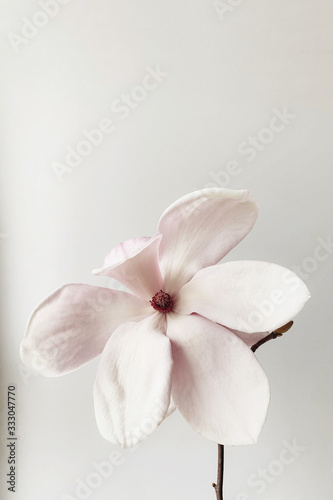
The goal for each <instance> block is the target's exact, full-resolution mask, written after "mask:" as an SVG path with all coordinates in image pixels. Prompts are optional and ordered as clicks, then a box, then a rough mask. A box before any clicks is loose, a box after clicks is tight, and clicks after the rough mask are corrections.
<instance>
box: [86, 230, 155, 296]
mask: <svg viewBox="0 0 333 500" xmlns="http://www.w3.org/2000/svg"><path fill="white" fill-rule="evenodd" d="M161 238H162V236H161V235H160V234H156V235H155V236H153V237H152V238H134V239H132V240H127V241H124V242H123V243H120V245H118V246H117V247H115V248H114V249H113V250H111V252H110V253H109V254H108V255H107V256H106V258H105V261H104V266H105V267H103V268H101V269H95V270H94V271H93V274H95V275H97V276H109V277H110V278H114V279H116V280H117V281H120V283H122V284H123V285H125V286H126V287H127V288H128V289H129V290H131V291H132V292H133V293H135V295H138V296H139V297H142V298H143V299H146V300H150V299H151V298H152V297H153V296H154V295H155V293H156V292H158V291H159V290H160V289H162V288H163V279H162V275H161V271H160V267H159V263H158V250H159V246H160V241H161Z"/></svg>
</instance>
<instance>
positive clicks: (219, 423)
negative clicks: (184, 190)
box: [21, 188, 310, 447]
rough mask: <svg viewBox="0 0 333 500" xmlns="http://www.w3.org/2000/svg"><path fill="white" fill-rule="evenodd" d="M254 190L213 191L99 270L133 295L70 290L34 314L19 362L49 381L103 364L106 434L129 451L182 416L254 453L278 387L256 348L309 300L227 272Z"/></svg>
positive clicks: (99, 379)
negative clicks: (272, 390) (93, 363)
mask: <svg viewBox="0 0 333 500" xmlns="http://www.w3.org/2000/svg"><path fill="white" fill-rule="evenodd" d="M256 218H257V206H256V203H255V202H254V201H253V199H252V198H251V197H250V196H249V194H248V193H247V191H233V190H229V189H219V188H212V189H205V190H202V191H196V192H194V193H191V194H189V195H187V196H184V197H183V198H181V199H179V200H178V201H176V202H175V203H173V204H172V205H171V206H170V207H169V208H168V209H167V210H166V211H165V212H164V213H163V214H162V216H161V218H160V221H159V224H158V232H157V234H156V235H155V236H153V237H144V238H135V239H132V240H128V241H125V242H123V243H121V244H120V245H118V246H117V247H116V248H114V249H113V250H111V252H110V253H109V254H108V255H107V257H106V259H105V262H104V265H103V267H102V268H101V269H98V270H95V271H93V272H94V274H96V275H99V276H109V277H111V278H114V279H116V280H117V281H119V282H120V283H122V284H123V285H124V286H125V287H127V289H128V290H129V291H128V292H125V291H119V290H112V289H109V288H101V287H93V286H89V285H84V284H69V285H65V286H63V287H61V288H60V289H58V290H56V291H55V292H54V293H52V294H51V295H50V296H49V297H47V298H46V299H45V300H44V301H43V302H42V303H41V304H40V305H39V306H38V307H37V308H36V309H35V310H34V312H33V313H32V315H31V318H30V320H29V323H28V326H27V331H26V334H25V337H24V339H23V341H22V344H21V357H22V360H23V362H24V363H25V364H26V365H27V366H28V367H30V368H33V369H35V370H38V371H39V372H40V373H42V374H43V375H45V376H49V377H51V376H58V375H63V374H66V373H68V372H71V371H73V370H76V369H77V368H79V367H80V366H81V365H83V364H84V363H86V362H87V361H89V360H90V359H92V358H94V357H95V356H97V355H99V354H102V355H101V360H100V364H99V368H98V371H97V375H96V380H95V385H94V404H95V414H96V420H97V425H98V428H99V430H100V432H101V434H102V435H103V436H104V437H105V438H106V439H107V440H109V441H111V442H112V443H117V444H120V445H121V446H123V447H130V446H133V445H135V444H137V443H138V442H139V441H140V440H142V439H143V438H144V437H146V436H147V435H148V434H150V433H151V432H152V431H153V430H154V429H155V428H156V427H157V426H158V425H159V424H160V423H161V422H162V421H163V420H164V419H165V418H166V417H167V416H168V415H169V414H170V413H171V412H172V411H173V410H174V409H175V408H178V410H179V411H180V413H181V414H182V415H183V416H184V418H185V419H186V420H187V421H188V423H189V424H190V425H191V426H192V428H193V429H194V430H195V431H197V432H199V433H201V434H202V435H204V436H205V437H206V438H208V439H210V440H213V441H215V442H218V443H222V444H226V445H239V444H250V443H254V442H255V441H256V440H257V438H258V435H259V433H260V430H261V428H262V425H263V423H264V420H265V417H266V413H267V408H268V403H269V386H268V381H267V378H266V375H265V373H264V372H263V370H262V368H261V366H260V365H259V363H258V361H257V359H256V357H255V355H254V354H253V352H252V351H251V349H250V347H251V345H253V344H254V343H256V342H257V341H258V340H260V339H261V338H263V337H265V336H266V335H267V332H269V331H273V330H275V329H277V328H279V327H281V326H282V325H284V324H286V323H287V322H288V321H290V320H291V319H292V318H293V317H294V316H295V315H296V314H297V313H298V312H299V311H300V310H301V309H302V307H303V305H304V304H305V302H306V301H307V300H308V298H309V296H310V295H309V291H308V289H307V287H306V286H305V284H304V283H303V282H302V281H301V280H300V279H299V278H298V276H297V275H296V274H295V273H293V272H291V271H289V270H287V269H285V268H283V267H281V266H278V265H276V264H272V263H267V262H257V261H238V262H226V263H222V264H218V262H219V261H220V260H221V259H222V258H223V257H224V256H225V255H226V254H227V253H228V252H229V251H230V250H231V249H232V248H233V247H234V246H235V245H237V244H238V243H239V242H240V241H241V240H242V239H243V238H244V237H245V236H246V235H247V233H248V232H249V231H250V230H251V229H252V227H253V225H254V223H255V221H256Z"/></svg>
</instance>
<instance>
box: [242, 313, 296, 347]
mask: <svg viewBox="0 0 333 500" xmlns="http://www.w3.org/2000/svg"><path fill="white" fill-rule="evenodd" d="M293 324H294V322H293V321H289V323H287V324H286V325H284V326H281V328H277V329H276V330H274V332H272V333H269V334H268V335H267V336H266V337H264V338H263V339H261V340H259V341H258V342H257V343H256V344H254V345H253V346H252V347H251V349H252V351H253V352H256V350H257V349H258V348H259V347H260V346H262V345H263V344H266V342H268V341H269V340H273V339H276V338H277V337H282V335H283V334H284V333H286V332H287V331H288V330H290V328H291V327H292V326H293Z"/></svg>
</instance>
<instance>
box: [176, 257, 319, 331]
mask: <svg viewBox="0 0 333 500" xmlns="http://www.w3.org/2000/svg"><path fill="white" fill-rule="evenodd" d="M309 298H310V293H309V290H308V289H307V287H306V285H305V284H304V282H303V281H302V280H301V279H300V278H299V277H298V276H297V275H296V274H295V273H293V272H292V271H289V270H288V269H286V268H284V267H281V266H278V265H276V264H271V263H269V262H256V261H238V262H227V263H225V264H221V265H218V266H211V267H208V268H206V269H202V270H201V271H199V272H198V273H197V274H196V275H195V276H194V277H193V278H192V280H191V281H190V282H189V283H187V284H186V285H184V287H183V288H182V289H181V290H180V292H179V293H178V295H177V297H175V298H174V310H175V311H177V312H179V313H181V314H190V313H192V312H196V313H198V314H200V315H201V316H205V317H206V318H209V319H210V320H212V321H215V322H216V323H220V324H222V325H224V326H226V327H228V328H233V329H235V330H239V331H241V332H245V333H252V332H258V331H259V332H264V331H273V330H275V329H276V328H279V327H281V326H282V325H285V324H286V323H288V321H290V320H291V319H293V318H294V317H295V316H296V314H297V313H298V312H299V311H300V310H301V309H302V307H303V306H304V304H305V303H306V301H307V300H308V299H309Z"/></svg>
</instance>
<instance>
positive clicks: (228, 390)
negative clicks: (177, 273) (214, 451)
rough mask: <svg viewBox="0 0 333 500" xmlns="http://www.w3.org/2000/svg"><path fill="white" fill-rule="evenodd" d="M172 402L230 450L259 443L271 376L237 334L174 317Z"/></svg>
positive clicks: (196, 426)
mask: <svg viewBox="0 0 333 500" xmlns="http://www.w3.org/2000/svg"><path fill="white" fill-rule="evenodd" d="M167 335H168V336H169V338H170V339H171V341H172V355H173V359H174V368H173V377H172V397H173V399H174V401H175V404H176V406H177V408H178V409H179V411H180V412H181V413H182V415H183V416H184V418H185V419H186V420H187V421H188V423H189V424H190V425H191V427H192V428H193V429H194V430H195V431H197V432H199V433H200V434H202V435H203V436H205V437H206V438H207V439H210V440H212V441H215V442H217V443H220V444H225V445H243V444H252V443H254V442H256V440H257V438H258V436H259V433H260V431H261V428H262V426H263V424H264V421H265V418H266V413H267V408H268V404H269V386H268V381H267V377H266V375H265V373H264V371H263V370H262V368H261V366H260V364H259V363H258V361H257V359H256V357H255V355H254V354H253V353H252V351H251V350H250V349H249V348H248V347H247V346H246V345H245V344H244V343H243V342H242V341H241V340H239V339H238V338H237V337H236V335H234V334H233V333H231V332H230V331H228V330H227V329H226V328H224V327H223V326H219V325H217V324H215V323H212V322H211V321H209V320H207V319H206V318H202V317H201V316H197V315H192V316H180V315H176V314H174V315H172V317H171V318H170V321H169V318H168V330H167Z"/></svg>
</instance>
